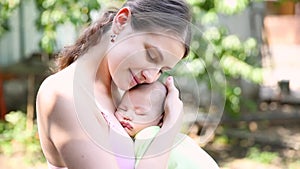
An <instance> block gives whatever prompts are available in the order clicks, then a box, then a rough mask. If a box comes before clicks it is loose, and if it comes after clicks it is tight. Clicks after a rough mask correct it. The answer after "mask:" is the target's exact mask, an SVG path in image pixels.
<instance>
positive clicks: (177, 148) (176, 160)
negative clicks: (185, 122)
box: [134, 126, 201, 169]
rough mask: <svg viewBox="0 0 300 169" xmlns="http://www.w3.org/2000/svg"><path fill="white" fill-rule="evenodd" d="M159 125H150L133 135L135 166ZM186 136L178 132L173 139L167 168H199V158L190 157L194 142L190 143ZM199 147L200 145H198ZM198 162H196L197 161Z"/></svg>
mask: <svg viewBox="0 0 300 169" xmlns="http://www.w3.org/2000/svg"><path fill="white" fill-rule="evenodd" d="M159 130H160V127H158V126H151V127H148V128H145V129H144V130H142V131H140V132H139V133H138V134H137V135H136V136H135V138H134V139H135V156H136V163H135V166H137V165H138V163H139V161H140V160H139V159H140V158H141V157H143V155H144V154H145V152H146V150H147V148H148V147H149V145H150V144H151V142H152V140H153V138H154V137H155V136H156V135H157V133H158V132H159ZM186 138H187V137H186V136H185V135H183V134H178V135H177V137H176V139H175V144H174V148H173V149H172V151H171V154H170V158H169V162H168V169H199V168H201V167H200V166H199V161H200V158H199V159H198V158H197V157H191V156H192V155H191V154H193V153H191V152H193V151H195V148H196V149H197V147H195V145H196V144H194V143H192V142H191V141H192V140H191V139H186ZM198 148H199V149H200V147H198ZM196 160H197V161H198V160H199V161H198V162H197V161H196Z"/></svg>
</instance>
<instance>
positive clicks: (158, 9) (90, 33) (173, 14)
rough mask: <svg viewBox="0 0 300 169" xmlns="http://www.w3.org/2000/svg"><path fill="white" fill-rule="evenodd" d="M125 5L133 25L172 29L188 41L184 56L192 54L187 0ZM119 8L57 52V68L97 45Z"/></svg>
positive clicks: (140, 28) (151, 0) (139, 0)
mask: <svg viewBox="0 0 300 169" xmlns="http://www.w3.org/2000/svg"><path fill="white" fill-rule="evenodd" d="M123 7H129V8H130V11H131V16H132V17H131V26H132V28H133V30H135V31H152V32H153V31H160V32H161V31H163V30H167V31H171V32H174V33H175V34H176V35H177V36H179V37H180V38H181V39H182V40H183V41H184V43H185V48H186V50H185V54H184V57H185V56H186V55H187V54H188V53H189V45H190V41H191V28H190V24H189V22H190V20H191V13H190V9H189V6H188V5H187V3H186V2H185V0H127V2H126V3H125V4H124V5H123ZM117 12H118V10H117V9H114V10H108V11H107V12H105V13H104V14H103V16H102V17H100V18H99V19H98V20H97V21H96V22H94V23H92V24H91V25H90V26H89V27H87V29H86V30H85V31H84V32H83V34H82V35H81V36H79V38H78V39H77V40H76V42H75V44H74V45H71V46H67V47H65V48H64V49H63V50H62V51H61V52H60V53H59V55H58V60H57V61H58V62H57V69H58V70H62V69H64V68H65V67H67V66H69V65H70V64H71V63H73V62H74V61H75V60H76V59H77V58H78V57H79V56H81V55H83V54H84V53H85V52H86V51H87V50H88V49H89V48H91V47H92V46H94V45H96V44H97V43H98V42H99V41H100V39H101V37H102V35H103V34H105V33H106V32H107V31H108V30H109V29H110V28H111V25H112V21H113V19H114V16H115V15H116V14H117Z"/></svg>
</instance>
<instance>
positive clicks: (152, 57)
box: [145, 44, 163, 63]
mask: <svg viewBox="0 0 300 169" xmlns="http://www.w3.org/2000/svg"><path fill="white" fill-rule="evenodd" d="M145 49H146V57H147V60H148V61H150V62H153V63H159V62H161V61H162V60H163V56H162V54H161V52H160V51H159V49H158V48H157V47H154V46H151V45H149V44H145Z"/></svg>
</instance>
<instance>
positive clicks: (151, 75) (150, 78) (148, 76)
mask: <svg viewBox="0 0 300 169" xmlns="http://www.w3.org/2000/svg"><path fill="white" fill-rule="evenodd" d="M159 70H160V69H157V68H153V69H146V70H143V71H142V76H143V77H144V78H145V82H146V83H152V82H154V81H156V80H157V79H158V78H159V76H160V71H159Z"/></svg>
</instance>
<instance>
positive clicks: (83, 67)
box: [37, 0, 213, 169]
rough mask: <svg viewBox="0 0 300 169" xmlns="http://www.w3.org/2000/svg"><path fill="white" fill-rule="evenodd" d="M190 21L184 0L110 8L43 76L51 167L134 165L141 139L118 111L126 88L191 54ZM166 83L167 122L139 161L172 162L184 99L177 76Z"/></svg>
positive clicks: (41, 102)
mask: <svg viewBox="0 0 300 169" xmlns="http://www.w3.org/2000/svg"><path fill="white" fill-rule="evenodd" d="M189 21H190V12H189V8H188V7H187V4H186V3H185V2H184V1H183V0H128V1H127V2H126V3H125V4H124V6H123V7H122V8H121V9H120V10H118V11H117V12H113V11H108V12H106V13H104V15H103V17H102V18H100V19H99V20H97V21H96V22H95V23H93V24H92V25H91V26H90V27H88V28H87V29H86V31H85V32H84V33H83V34H82V35H81V36H80V37H79V39H78V40H77V41H76V43H75V44H74V45H73V46H70V47H67V48H65V49H64V50H63V51H62V52H61V53H60V59H59V62H58V63H59V64H58V67H59V71H58V72H57V73H55V74H53V75H51V76H50V77H48V78H47V79H46V80H45V81H44V82H43V83H42V85H41V87H40V89H39V92H38V96H37V116H38V128H39V134H40V139H41V146H42V149H43V153H44V155H45V157H46V159H47V161H48V164H49V168H68V169H99V168H105V169H115V168H122V169H123V168H124V169H127V168H128V169H132V168H134V163H135V159H134V144H133V142H132V140H131V139H130V137H129V136H128V134H127V133H126V132H125V131H124V129H123V128H122V126H121V125H120V124H119V122H118V121H117V120H116V118H115V117H114V112H115V109H116V106H115V105H117V104H118V101H119V98H120V97H119V94H118V89H121V90H128V89H130V88H132V87H134V86H136V85H138V84H141V83H152V82H154V81H156V80H157V79H158V77H159V76H160V74H161V72H162V71H165V70H168V69H171V68H172V67H174V66H175V64H176V63H178V62H179V60H180V59H182V58H183V57H184V56H186V55H187V53H188V50H189V49H188V45H189V42H190V27H189V24H188V23H189ZM166 86H167V89H168V95H167V98H166V102H165V117H164V123H163V126H162V128H161V130H160V132H159V137H157V138H156V139H155V140H154V141H153V142H152V144H151V145H150V147H149V148H148V150H147V152H146V153H145V156H144V157H145V158H143V159H142V160H140V162H139V165H138V167H137V168H142V169H147V168H151V169H152V168H155V169H160V168H162V169H163V168H166V166H167V161H168V157H169V151H167V150H169V149H170V147H168V146H169V145H172V144H173V142H174V138H175V136H176V133H177V132H178V131H179V128H180V120H179V119H182V118H181V116H182V102H181V100H180V99H179V97H178V90H177V89H176V87H175V86H174V83H173V79H172V77H169V78H168V79H167V81H166ZM150 157H151V158H150ZM203 160H204V161H207V160H208V161H212V162H213V160H211V159H210V158H207V159H203ZM158 161H159V163H158Z"/></svg>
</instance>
